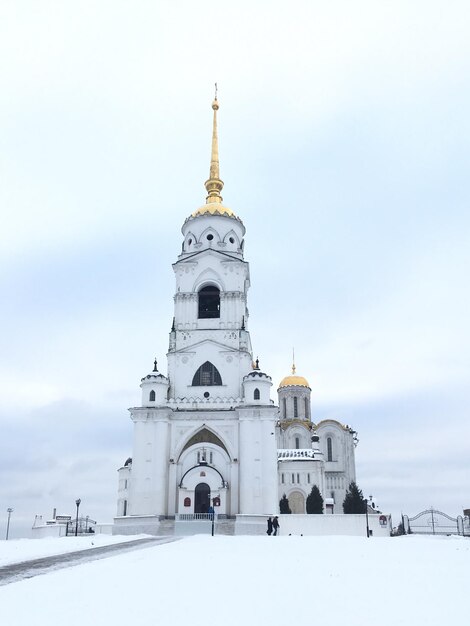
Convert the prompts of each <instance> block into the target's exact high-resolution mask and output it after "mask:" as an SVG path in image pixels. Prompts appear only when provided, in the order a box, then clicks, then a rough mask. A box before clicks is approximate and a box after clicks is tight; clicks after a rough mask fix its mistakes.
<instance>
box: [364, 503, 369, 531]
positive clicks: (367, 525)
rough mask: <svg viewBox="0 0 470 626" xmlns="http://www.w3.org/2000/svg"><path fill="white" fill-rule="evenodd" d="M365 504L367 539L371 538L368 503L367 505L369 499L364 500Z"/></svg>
mask: <svg viewBox="0 0 470 626" xmlns="http://www.w3.org/2000/svg"><path fill="white" fill-rule="evenodd" d="M364 504H365V507H366V532H367V538H369V537H370V531H369V511H368V503H367V498H365V499H364Z"/></svg>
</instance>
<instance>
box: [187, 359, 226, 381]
mask: <svg viewBox="0 0 470 626" xmlns="http://www.w3.org/2000/svg"><path fill="white" fill-rule="evenodd" d="M221 384H222V378H221V377H220V374H219V370H218V369H217V368H216V367H215V366H214V365H212V363H210V362H209V361H206V362H205V363H203V364H202V365H201V367H200V368H199V369H198V370H197V372H196V373H195V374H194V377H193V383H192V385H193V387H208V386H211V385H221Z"/></svg>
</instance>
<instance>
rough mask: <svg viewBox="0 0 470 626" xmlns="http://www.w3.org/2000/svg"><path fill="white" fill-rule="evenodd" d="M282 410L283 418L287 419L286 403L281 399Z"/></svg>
mask: <svg viewBox="0 0 470 626" xmlns="http://www.w3.org/2000/svg"><path fill="white" fill-rule="evenodd" d="M282 408H283V412H284V418H286V417H287V402H286V399H285V398H283V400H282Z"/></svg>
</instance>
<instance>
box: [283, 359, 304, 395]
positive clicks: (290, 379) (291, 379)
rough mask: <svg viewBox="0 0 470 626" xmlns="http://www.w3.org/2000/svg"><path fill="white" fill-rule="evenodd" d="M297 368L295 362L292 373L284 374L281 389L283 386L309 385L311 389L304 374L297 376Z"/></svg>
mask: <svg viewBox="0 0 470 626" xmlns="http://www.w3.org/2000/svg"><path fill="white" fill-rule="evenodd" d="M295 369H296V368H295V363H292V374H291V375H290V376H284V378H283V379H282V380H281V382H280V383H279V389H281V388H282V387H307V388H308V389H310V385H309V383H308V380H307V379H306V378H304V377H303V376H297V374H296V373H295Z"/></svg>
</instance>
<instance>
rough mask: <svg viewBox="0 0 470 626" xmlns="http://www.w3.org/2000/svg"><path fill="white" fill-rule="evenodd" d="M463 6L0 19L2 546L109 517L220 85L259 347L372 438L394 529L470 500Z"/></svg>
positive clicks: (72, 11) (3, 15)
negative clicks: (52, 527) (49, 527)
mask: <svg viewBox="0 0 470 626" xmlns="http://www.w3.org/2000/svg"><path fill="white" fill-rule="evenodd" d="M469 18H470V7H469V4H468V2H467V1H466V0H462V1H461V2H459V1H452V0H447V1H446V2H445V3H444V2H442V1H441V2H433V1H429V0H428V1H426V2H424V1H423V2H421V1H419V0H416V1H413V2H410V1H409V0H406V1H400V0H395V1H394V2H385V1H378V0H371V1H369V2H367V1H361V0H359V1H357V2H350V1H344V2H339V1H334V0H333V1H332V2H328V3H326V2H318V1H316V0H308V1H305V2H302V1H300V2H299V1H292V2H275V1H273V0H270V1H268V0H266V1H265V2H262V1H260V0H258V1H254V0H250V1H249V2H245V1H240V0H238V1H237V2H230V3H229V2H222V1H219V2H205V1H199V2H190V1H179V2H175V1H171V2H170V1H168V2H166V1H161V0H160V1H150V0H149V1H147V2H146V1H143V0H133V2H119V1H116V0H113V1H112V2H104V1H100V0H94V1H92V2H91V1H90V2H85V1H82V2H79V3H77V2H69V1H57V2H50V1H49V2H48V1H46V0H45V1H43V2H34V1H31V2H27V1H21V0H11V1H9V0H5V1H4V2H2V3H1V5H0V59H1V60H0V85H1V89H0V92H1V93H0V147H1V150H0V159H1V160H0V172H1V180H0V209H1V228H0V288H1V294H2V298H1V307H0V425H1V437H0V476H1V480H0V532H2V533H3V532H4V531H3V530H1V529H2V528H4V525H5V521H6V508H7V507H9V506H10V507H13V508H14V513H13V517H12V527H11V532H12V535H13V536H15V535H19V534H27V533H28V529H29V527H30V526H31V524H32V522H33V520H34V516H35V514H42V515H44V516H45V517H48V516H50V515H51V513H52V509H53V507H56V508H57V509H58V512H60V513H64V514H65V513H72V512H73V511H74V509H75V504H74V501H75V499H76V498H78V497H80V498H81V499H82V503H83V504H82V511H83V513H84V514H88V515H90V517H92V518H93V519H98V520H99V521H111V519H112V517H113V515H114V514H115V508H116V488H117V473H116V470H117V469H118V467H119V466H120V465H121V464H122V463H123V461H124V460H125V459H126V458H127V457H128V456H130V455H131V453H132V422H131V421H130V419H129V417H128V413H127V408H128V407H129V406H134V405H136V404H138V402H139V398H140V389H139V383H140V378H141V377H142V376H143V375H145V374H146V373H147V372H148V371H149V370H150V369H151V367H152V362H153V359H154V357H155V356H156V357H157V358H158V359H159V363H160V366H161V369H162V370H163V371H166V363H165V354H166V351H167V347H168V332H169V330H170V326H171V319H172V316H173V292H174V275H173V271H172V268H171V263H172V262H174V261H175V260H176V257H177V255H178V253H179V251H180V249H181V241H182V236H181V232H180V228H181V225H182V223H183V221H184V220H185V218H186V217H187V216H188V215H189V214H190V213H191V212H192V211H193V210H194V209H196V208H197V207H198V206H200V205H201V204H203V202H204V198H205V189H204V187H203V183H204V181H205V180H206V179H207V177H208V172H209V156H210V133H211V123H212V111H211V108H210V104H211V100H212V98H213V84H214V82H215V81H218V84H219V102H220V111H219V142H220V159H221V177H222V179H223V180H224V182H225V188H224V193H223V196H224V201H225V204H226V205H227V206H229V207H230V208H232V209H233V210H234V211H235V212H236V213H237V214H238V215H239V216H240V217H241V218H242V220H243V222H244V224H245V226H246V228H247V235H246V247H245V258H246V260H247V261H249V262H250V268H251V279H252V286H251V290H250V293H249V308H250V331H251V336H252V342H253V347H254V351H255V355H257V356H259V358H260V362H261V366H262V368H263V370H264V371H267V372H268V373H269V374H270V375H271V376H272V377H273V381H274V382H275V386H274V389H273V394H272V397H273V399H275V398H276V393H275V388H276V386H277V383H278V382H279V381H280V379H281V378H282V377H283V376H284V375H286V374H287V373H289V368H290V364H291V350H292V346H295V348H296V361H297V367H298V373H299V374H301V375H303V376H305V377H306V378H307V379H308V380H309V381H310V384H311V387H312V407H313V419H314V420H315V421H319V420H321V419H324V418H326V417H333V418H335V419H338V420H340V421H342V422H344V423H347V424H350V425H352V426H353V427H354V428H355V429H356V430H357V431H358V432H359V439H360V442H359V445H358V447H357V449H356V460H357V480H358V483H359V486H360V487H361V488H362V489H363V491H364V495H369V494H372V495H373V496H374V498H375V499H376V500H377V503H378V505H379V506H380V507H381V509H382V510H384V511H386V512H391V513H392V514H393V515H394V518H395V520H396V523H397V522H398V521H399V520H398V519H397V518H398V515H399V514H400V512H401V511H403V512H405V513H408V514H409V515H413V514H415V513H418V512H419V511H421V510H422V509H423V508H428V507H429V506H434V507H436V508H439V509H441V510H443V511H445V512H447V513H448V514H450V515H453V516H455V515H457V514H459V513H461V512H462V508H463V507H470V488H469V485H470V470H469V451H470V419H469V401H470V385H469V374H470V357H469V354H470V333H469V311H470V296H469V269H470V217H469V191H468V187H469V180H468V179H469V176H468V172H469V169H470V149H469V145H470V144H469V141H470V125H469V111H470V87H469V76H470V43H469V42H470V39H469V37H468V24H469Z"/></svg>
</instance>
